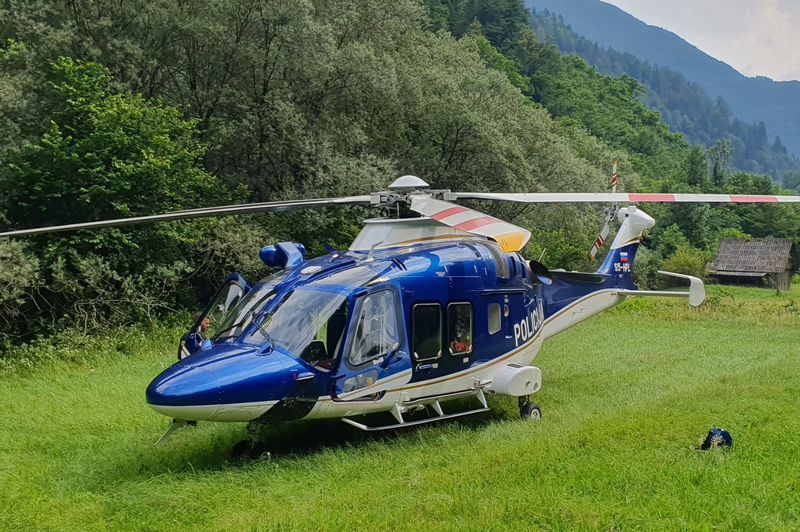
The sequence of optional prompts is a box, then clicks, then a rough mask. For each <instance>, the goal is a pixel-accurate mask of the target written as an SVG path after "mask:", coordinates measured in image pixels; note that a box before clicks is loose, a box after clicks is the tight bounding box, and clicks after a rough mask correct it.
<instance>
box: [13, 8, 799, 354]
mask: <svg viewBox="0 0 800 532" xmlns="http://www.w3.org/2000/svg"><path fill="white" fill-rule="evenodd" d="M530 16H531V13H530V12H529V11H528V10H527V9H525V7H524V5H523V4H522V2H521V1H520V0H502V1H488V0H452V1H450V0H448V1H443V0H426V1H425V2H422V3H420V2H417V1H415V0H401V1H388V0H334V1H328V2H321V1H312V0H294V1H290V2H277V3H276V2H268V1H265V0H235V1H232V2H225V3H219V2H213V1H210V0H192V1H191V2H180V3H174V2H142V1H140V0H114V1H110V0H99V1H94V2H81V1H78V2H44V1H41V2H38V1H33V2H30V1H25V2H22V1H19V0H9V1H8V2H6V3H4V4H0V19H2V20H3V23H2V25H0V36H2V37H3V38H4V39H8V40H5V41H4V44H3V45H2V48H1V49H0V73H1V74H0V94H2V95H3V97H2V98H0V124H2V126H3V127H0V212H1V214H2V221H3V222H4V224H3V225H4V226H5V227H7V228H27V227H35V226H41V225H52V224H60V223H72V222H81V221H88V220H94V219H100V218H106V217H128V216H138V215H146V214H153V213H159V212H164V211H168V210H176V209H184V208H194V207H204V206H210V205H219V204H225V203H230V202H246V201H268V200H279V199H287V198H302V197H325V196H340V195H349V194H363V193H367V192H370V191H375V190H381V189H385V187H386V186H387V185H388V184H389V183H390V182H391V181H392V180H393V179H394V178H395V177H396V176H398V175H401V174H406V173H412V174H416V175H419V176H421V177H422V178H424V179H425V180H426V181H428V182H429V183H430V184H431V186H433V187H435V188H451V189H459V190H474V191H508V192H537V191H605V190H608V188H609V180H610V178H609V174H610V167H611V161H612V160H614V159H615V158H618V159H620V174H621V176H622V190H628V191H630V190H652V191H672V192H690V191H698V192H699V191H704V192H715V191H724V192H730V193H737V192H738V193H748V194H749V193H779V192H781V191H780V189H778V188H777V187H776V186H774V185H773V183H772V181H771V179H770V178H769V177H767V176H759V175H755V174H748V173H744V172H739V171H734V170H733V169H732V168H731V166H730V157H731V153H730V150H726V149H725V148H726V147H725V146H718V147H715V148H714V149H711V150H709V151H708V153H707V152H706V150H705V149H704V148H703V147H702V146H700V145H694V146H693V145H692V144H690V143H689V142H688V141H687V139H686V138H685V137H684V136H683V135H681V134H678V133H673V132H670V131H669V126H668V125H667V124H664V123H662V122H661V121H660V118H661V116H660V115H659V113H658V112H655V111H651V110H649V109H647V107H645V106H644V105H643V104H642V103H641V102H640V101H639V100H638V99H637V96H638V94H639V93H640V92H642V90H643V89H642V86H641V85H640V84H639V83H638V82H637V81H635V80H633V79H631V78H613V77H610V76H606V75H603V74H601V73H599V72H598V71H597V70H596V69H594V68H593V67H591V66H589V64H588V63H587V62H586V61H584V60H583V59H581V58H579V57H577V56H566V57H565V56H562V55H561V54H560V53H559V50H558V48H557V47H556V46H554V45H551V44H546V43H543V42H542V40H540V39H539V38H537V36H536V34H535V33H534V31H533V30H532V29H531V27H530ZM476 206H477V207H478V208H480V209H482V210H485V211H487V212H488V213H490V214H493V215H497V216H500V217H503V218H505V219H507V220H509V221H511V222H514V223H517V224H520V225H522V226H525V227H527V228H529V229H531V231H532V232H533V238H532V239H531V244H529V246H528V248H527V249H526V250H524V253H525V254H527V255H528V256H531V257H532V256H537V257H538V256H539V255H540V253H541V252H542V250H544V249H545V248H546V249H547V253H546V255H545V258H544V262H545V263H546V264H547V265H548V266H551V267H566V268H574V269H594V268H595V267H596V266H595V265H592V264H590V263H588V261H587V259H586V253H587V251H588V249H589V247H590V245H591V242H592V241H593V239H594V238H595V236H596V234H597V231H598V229H599V227H600V221H601V217H600V214H601V211H600V207H598V206H569V205H565V206H557V207H554V206H537V207H533V208H528V209H521V208H520V207H519V206H514V205H497V204H491V203H483V204H477V205H476ZM649 210H651V211H652V212H653V214H655V215H656V218H657V219H658V220H659V226H658V228H657V229H656V230H655V231H654V232H653V233H652V234H651V235H650V239H649V241H648V246H649V248H650V249H649V250H648V251H647V252H644V253H643V254H642V255H641V256H640V257H641V258H640V261H639V262H638V263H637V275H638V276H639V279H640V282H643V283H645V284H648V285H651V284H654V283H655V282H656V281H655V279H654V273H655V270H656V269H657V267H658V266H659V265H660V264H662V263H663V262H664V261H669V260H671V261H672V262H671V263H669V264H671V265H672V266H674V267H675V268H676V269H680V270H681V271H685V272H687V273H692V272H694V273H697V274H699V275H702V273H703V270H704V264H705V261H707V260H708V258H709V251H710V250H712V249H713V248H714V246H715V243H716V241H717V240H718V239H719V238H720V237H721V236H731V235H744V234H749V235H752V236H756V237H762V236H776V237H788V238H795V237H796V236H797V235H798V234H800V231H799V229H800V217H798V212H797V210H796V209H795V208H793V207H791V206H786V205H780V206H777V205H771V206H761V207H753V206H751V207H747V206H745V207H735V208H734V207H730V206H726V207H711V206H707V205H699V206H682V207H680V208H675V207H669V206H666V207H660V206H654V207H652V208H651V209H649ZM369 215H370V213H369V212H368V211H366V210H359V209H339V210H325V211H317V212H304V213H295V214H281V215H269V216H266V215H265V216H250V217H234V218H224V219H215V220H211V219H210V220H200V221H193V222H185V223H178V222H173V223H164V224H157V225H153V226H143V227H134V228H127V227H126V228H120V229H106V230H102V231H83V232H77V233H61V234H58V235H51V236H44V237H40V238H35V239H20V240H17V241H2V242H0V256H2V257H3V258H4V260H3V262H2V267H0V281H2V282H0V319H2V320H3V322H4V327H3V328H2V332H0V335H1V337H2V340H3V341H4V345H5V346H6V347H7V346H9V345H12V344H17V343H20V342H27V341H31V340H33V339H35V338H37V337H39V336H42V335H44V336H46V335H48V334H52V333H53V332H54V331H58V330H61V329H63V328H64V327H78V328H80V329H81V330H82V331H92V330H95V329H98V328H104V327H108V326H118V325H125V324H131V323H140V322H143V321H152V320H157V319H160V318H162V317H164V316H166V315H170V314H173V313H174V312H175V311H179V310H184V309H188V310H196V309H197V308H198V307H200V306H201V305H202V303H203V302H205V301H207V300H208V298H209V296H210V294H211V292H212V291H213V290H214V286H215V285H217V284H218V283H219V282H220V281H221V280H222V279H224V278H225V277H226V276H227V275H228V274H229V273H230V272H232V271H239V273H241V274H242V275H243V276H245V278H247V279H249V280H251V281H255V280H257V279H258V278H260V277H262V276H263V275H265V274H266V273H267V270H266V268H264V267H263V265H262V264H261V263H260V262H259V260H258V257H257V252H258V250H259V249H260V248H261V247H262V246H264V245H267V244H270V243H274V242H276V241H284V240H294V241H299V242H302V243H304V244H305V245H306V247H307V248H308V249H309V251H310V254H312V255H314V254H320V253H324V252H325V251H324V247H323V246H322V244H321V242H322V241H323V240H325V241H327V242H329V243H331V244H332V245H334V246H336V247H338V248H344V247H346V246H347V245H348V244H349V243H350V241H351V240H352V238H353V237H354V236H355V235H356V234H357V232H358V230H359V228H360V221H361V220H362V219H363V218H364V217H366V216H369Z"/></svg>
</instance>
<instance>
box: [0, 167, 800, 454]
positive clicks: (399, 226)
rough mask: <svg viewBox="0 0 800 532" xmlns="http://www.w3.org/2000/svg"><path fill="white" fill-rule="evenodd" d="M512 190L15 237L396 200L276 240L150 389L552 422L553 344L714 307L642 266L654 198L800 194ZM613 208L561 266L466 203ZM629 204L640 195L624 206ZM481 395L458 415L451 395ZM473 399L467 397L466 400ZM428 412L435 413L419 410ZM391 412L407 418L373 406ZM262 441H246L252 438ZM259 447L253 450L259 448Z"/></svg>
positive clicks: (232, 405)
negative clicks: (346, 243) (679, 310)
mask: <svg viewBox="0 0 800 532" xmlns="http://www.w3.org/2000/svg"><path fill="white" fill-rule="evenodd" d="M615 189H616V166H615V171H614V180H613V181H612V192H611V193H586V194H581V193H577V194H576V193H552V194H503V193H464V192H451V191H449V190H429V187H428V185H427V183H425V182H424V181H422V180H421V179H419V178H417V177H414V176H404V177H401V178H399V179H397V180H396V181H395V182H394V183H393V184H392V185H391V186H390V187H389V190H388V191H384V192H379V193H375V194H371V195H365V196H354V197H345V198H336V199H319V200H299V201H283V202H269V203H259V204H248V205H235V206H227V207H215V208H208V209H195V210H191V211H181V212H176V213H168V214H164V215H156V216H145V217H139V218H126V219H122V220H109V221H101V222H89V223H85V224H74V225H67V226H59V227H50V228H43V229H32V230H24V231H15V232H9V233H3V234H0V236H23V235H26V234H36V233H43V232H55V231H73V230H78V229H91V228H100V227H108V226H118V225H125V224H131V223H141V222H157V221H167V220H180V219H187V218H197V217H206V216H222V215H232V214H245V213H254V212H276V211H287V210H293V209H298V208H308V207H319V206H332V205H334V206H335V205H362V206H377V207H387V206H388V207H390V208H391V210H392V211H396V212H397V213H398V216H397V217H396V218H379V219H370V220H366V222H365V224H364V229H363V230H362V232H361V233H360V234H359V235H358V237H357V238H356V239H355V241H354V242H353V243H352V245H351V246H350V248H349V249H348V250H347V251H342V252H337V251H334V250H332V249H331V250H330V253H329V254H328V255H325V256H322V257H318V258H315V259H312V260H305V249H304V247H303V246H302V245H301V244H297V243H291V242H284V243H280V244H277V245H274V246H267V247H265V248H263V249H262V250H261V253H260V257H261V259H262V260H263V262H264V263H265V264H266V265H267V266H270V267H277V268H279V271H278V272H277V273H275V274H273V275H270V276H269V277H267V278H265V279H263V280H261V281H259V282H258V283H255V284H253V285H252V286H251V285H249V284H248V283H247V282H246V281H245V280H244V279H242V278H241V277H240V276H239V275H237V274H233V275H231V276H230V277H229V278H228V280H227V281H226V282H225V283H224V285H223V286H222V287H221V288H220V290H219V292H218V293H217V295H216V296H215V297H214V299H213V300H212V302H211V303H210V304H209V306H208V307H207V308H206V310H205V312H203V313H202V315H201V316H199V318H198V319H197V321H196V323H195V324H194V326H193V327H192V329H191V330H190V331H189V332H188V333H187V334H186V335H185V336H184V337H183V338H182V339H181V341H180V348H179V349H180V352H179V360H178V361H177V363H175V364H174V365H172V366H171V367H169V368H168V369H166V370H165V371H163V372H162V373H161V374H160V375H158V376H157V377H156V378H155V379H154V380H153V381H152V382H151V383H150V385H149V386H148V387H147V391H146V398H147V403H148V404H149V405H150V407H151V408H152V409H153V410H155V411H156V412H158V413H160V414H163V415H165V416H167V417H169V418H173V420H174V422H173V424H172V425H171V426H170V428H169V429H168V430H167V432H166V433H165V434H164V436H162V437H161V439H160V440H159V442H160V441H163V440H164V439H165V438H167V437H168V436H169V435H170V434H171V433H172V432H173V431H175V430H176V429H178V428H180V427H181V426H183V425H185V424H186V423H187V422H197V421H218V422H248V423H249V424H250V425H249V427H248V434H250V435H257V434H260V433H261V432H262V431H263V430H264V429H265V428H266V427H268V425H269V424H270V423H274V422H282V421H291V420H300V419H320V418H341V419H342V420H343V421H344V422H346V423H349V424H350V425H352V426H354V427H357V428H359V429H362V430H365V431H376V430H385V429H395V428H400V427H408V426H413V425H419V424H422V423H428V422H433V421H440V420H445V419H452V418H457V417H460V416H466V415H470V414H475V413H478V412H484V411H486V410H488V408H489V407H488V404H487V400H486V397H487V395H504V396H511V397H517V398H519V409H520V414H521V416H522V417H523V418H525V419H538V418H540V416H541V410H540V408H539V406H538V405H537V404H535V403H533V402H531V401H530V397H531V396H532V395H533V394H535V393H536V392H538V391H539V390H540V389H541V387H542V372H541V370H540V369H539V368H537V367H535V366H533V365H532V363H533V361H534V359H535V358H536V355H537V353H538V352H539V349H540V348H541V346H542V342H544V341H545V340H546V339H548V338H550V337H552V336H554V335H556V334H558V333H559V332H561V331H563V330H565V329H567V328H569V327H571V326H573V325H575V324H577V323H580V322H582V321H583V320H585V319H587V318H589V317H591V316H594V315H595V314H597V313H599V312H601V311H603V310H605V309H608V308H610V307H612V306H614V305H617V304H618V303H620V302H622V301H624V300H625V299H626V298H628V297H634V296H658V297H662V296H666V297H688V299H689V304H690V305H693V306H697V305H700V304H701V302H702V301H703V300H704V298H705V289H704V286H703V283H702V281H701V280H700V279H697V278H695V277H691V276H687V275H679V274H675V273H668V272H660V273H663V274H665V275H671V276H674V277H679V278H682V279H685V280H687V281H688V282H689V290H688V291H687V292H671V291H670V292H661V291H643V290H638V289H637V286H636V285H635V284H634V283H633V281H632V278H631V274H632V269H633V264H634V260H635V258H636V251H637V249H638V246H639V244H640V242H641V239H642V235H643V234H644V232H645V231H646V230H647V229H649V228H651V227H653V225H654V224H655V222H654V220H653V219H652V218H651V217H650V216H648V215H647V214H646V213H645V212H643V211H642V210H641V209H639V208H638V207H637V204H639V203H644V202H711V203H722V202H733V203H743V202H744V203H760V202H795V203H796V202H800V196H729V195H723V194H674V195H673V194H622V193H616V191H615ZM458 200H493V201H513V202H522V203H568V202H579V203H606V204H611V205H612V206H611V207H610V208H607V209H606V219H605V226H604V227H603V230H602V232H601V233H600V236H598V239H597V241H596V243H595V245H594V247H593V248H592V251H591V252H590V257H591V258H594V255H595V254H596V253H597V251H598V250H599V249H600V247H601V246H602V245H603V243H604V240H605V239H606V237H607V236H608V234H609V226H610V223H611V222H612V221H613V219H614V217H617V218H618V219H619V221H620V222H621V226H620V228H619V230H618V232H617V235H616V237H615V239H614V241H613V243H612V244H611V249H610V251H609V253H608V255H607V257H606V258H605V260H604V262H603V264H602V265H601V266H600V268H599V269H598V270H597V271H596V272H592V273H582V272H574V271H564V270H553V271H548V270H547V269H546V268H545V267H544V266H543V265H542V264H540V263H539V262H537V261H535V260H527V259H525V258H523V257H522V256H521V255H520V254H519V251H520V250H521V249H522V248H523V246H525V244H526V243H527V242H528V240H529V238H530V236H531V234H530V232H529V231H527V230H525V229H523V228H520V227H517V226H514V225H512V224H509V223H507V222H504V221H502V220H498V219H496V218H493V217H491V216H487V215H485V214H482V213H480V212H478V211H475V210H472V209H469V208H466V207H463V206H460V205H457V204H454V203H451V202H452V201H458ZM620 204H626V206H623V207H619V205H620ZM465 398H474V399H475V401H476V402H475V405H476V406H475V407H470V408H468V409H466V410H460V411H456V412H450V413H446V412H445V410H444V409H443V408H442V404H443V403H445V402H447V401H451V400H455V399H465ZM458 404H459V405H462V404H466V402H464V401H461V402H459V403H458ZM420 410H424V411H426V412H428V413H429V416H427V417H425V418H424V419H417V417H415V419H413V420H411V419H409V418H410V417H411V416H410V415H409V414H410V413H412V412H416V411H420ZM377 412H390V413H391V414H392V416H393V417H394V420H393V421H392V422H391V423H387V424H378V425H375V424H372V423H370V420H369V418H366V419H365V418H364V417H362V416H365V415H366V414H373V413H377ZM252 443H253V442H252V441H246V442H243V444H244V445H245V446H246V447H248V446H250V445H252ZM245 451H246V449H245Z"/></svg>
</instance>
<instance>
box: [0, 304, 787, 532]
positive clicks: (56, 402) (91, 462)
mask: <svg viewBox="0 0 800 532" xmlns="http://www.w3.org/2000/svg"><path fill="white" fill-rule="evenodd" d="M798 297H800V294H798V293H797V292H794V293H791V294H782V295H781V296H780V297H777V296H775V295H774V292H772V291H766V290H758V289H738V290H729V289H721V288H716V289H713V290H711V291H710V301H709V302H708V304H707V306H704V307H701V308H700V309H697V310H693V309H690V308H689V307H688V306H687V305H686V302H685V301H683V300H639V301H630V302H627V303H624V304H623V305H622V306H621V307H618V308H617V309H615V310H613V311H610V312H611V313H607V314H603V315H600V316H598V317H596V318H592V319H591V320H589V321H587V322H584V323H582V324H580V325H579V326H578V327H576V328H575V329H570V330H568V331H566V332H564V333H562V334H561V335H559V336H557V337H555V338H554V339H552V340H548V341H547V342H545V344H544V346H543V348H542V351H541V353H540V355H539V356H538V357H537V359H536V363H537V365H538V366H540V367H541V368H542V370H543V372H544V379H545V380H544V386H543V388H542V390H541V392H539V393H538V394H537V395H536V401H537V402H538V403H539V404H540V405H541V407H542V411H543V418H542V420H541V421H538V422H523V421H520V420H519V419H518V416H519V414H518V409H517V405H516V401H515V400H512V399H509V398H506V399H490V404H491V406H492V407H493V411H492V413H491V414H490V415H486V416H483V417H472V418H465V419H462V420H461V421H459V422H455V423H449V424H439V425H431V426H427V427H424V428H421V429H418V430H406V431H398V432H394V433H389V434H384V435H382V436H380V437H374V438H370V437H368V436H365V434H364V433H359V432H358V431H357V430H356V429H353V428H352V427H349V426H348V425H345V424H344V423H341V422H340V421H337V420H330V421H327V422H308V423H295V424H289V425H284V426H280V427H275V428H274V430H273V432H272V433H271V435H270V437H269V440H268V443H269V446H270V449H271V455H270V456H269V457H265V458H264V459H263V460H261V461H255V462H240V461H233V460H231V459H230V452H231V449H232V447H233V445H234V444H235V442H237V441H238V440H240V439H242V438H243V437H244V435H245V430H244V426H243V424H238V423H231V424H214V423H202V422H201V423H200V424H199V426H198V427H196V428H187V429H182V430H181V431H179V432H177V433H175V434H174V435H173V436H172V438H171V439H170V440H168V441H167V442H166V443H165V444H163V445H159V446H154V445H153V442H154V441H155V440H156V439H157V438H158V437H159V436H160V435H161V433H163V431H164V430H165V429H166V427H167V426H168V424H169V420H168V419H166V418H164V417H163V416H160V415H158V414H156V413H154V412H153V411H151V410H150V409H149V408H148V407H147V406H146V404H145V402H144V388H145V386H146V385H147V383H148V382H149V380H150V379H151V378H152V377H153V376H154V375H156V374H157V373H158V372H159V371H161V369H162V367H163V366H164V365H166V364H171V363H172V362H173V360H174V352H173V350H172V349H167V348H165V347H164V346H166V345H173V344H172V341H173V340H171V338H172V339H174V335H175V334H178V333H179V329H175V330H171V329H162V328H157V329H155V330H151V331H147V332H143V331H135V330H132V331H128V332H127V333H126V334H124V335H119V336H117V337H116V338H114V337H109V338H98V339H95V340H93V341H92V342H91V343H90V344H88V345H86V344H85V345H83V351H84V353H86V357H87V359H85V360H84V361H83V362H82V363H81V362H76V361H73V362H72V363H70V364H67V363H64V362H54V363H52V364H51V365H48V366H47V367H41V368H39V369H37V370H36V371H34V372H21V373H16V374H13V375H5V376H3V377H0V378H2V386H1V387H0V405H2V408H3V409H4V410H3V417H4V420H5V422H4V423H3V424H2V425H0V504H2V505H3V508H4V511H3V512H0V529H3V530H9V531H11V530H13V531H15V532H17V531H18V532H23V531H27V530H36V531H49V530H58V531H72V530H76V531H77V530H80V531H86V530H89V531H95V530H97V531H99V530H126V531H141V532H144V531H148V532H155V531H162V530H164V531H166V530H169V531H174V530H195V531H203V530H209V531H211V530H213V531H222V530H235V531H240V530H323V531H326V530H330V531H341V530H375V531H378V530H380V531H383V530H396V531H421V530H454V531H456V530H458V531H460V530H519V531H530V530H536V531H559V530H575V531H583V530H602V531H608V530H617V528H619V529H620V530H631V529H633V530H659V531H671V530H711V529H713V530H720V531H739V530H792V529H793V528H794V527H796V526H797V508H798V506H800V493H799V492H798V490H797V489H796V488H797V480H796V479H797V478H798V475H800V466H799V465H798V464H800V447H798V445H797V440H796V438H797V436H796V435H797V434H798V431H800V417H798V416H797V400H798V392H797V390H798V384H800V365H798V364H797V356H798V347H797V346H798V344H799V343H800V332H798V331H800V328H799V327H798V326H799V325H800V318H798V313H797V308H798ZM621 324H624V326H621ZM68 343H69V342H65V344H68ZM445 408H447V405H445ZM715 425H717V426H722V427H723V428H725V429H727V430H728V431H730V433H731V435H732V436H733V442H734V443H733V448H732V449H729V450H723V449H717V450H714V451H709V452H702V451H698V450H697V448H698V447H699V445H700V439H701V438H703V437H704V436H705V435H706V433H707V432H708V430H709V429H710V428H711V427H713V426H715Z"/></svg>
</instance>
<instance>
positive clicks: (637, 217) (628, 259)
mask: <svg viewBox="0 0 800 532" xmlns="http://www.w3.org/2000/svg"><path fill="white" fill-rule="evenodd" d="M618 217H619V221H620V222H622V225H621V226H620V228H619V231H618V232H617V236H616V238H614V242H613V243H612V244H611V250H609V252H608V256H607V257H606V260H605V261H603V265H602V266H600V269H599V270H597V273H602V274H606V275H613V276H614V279H615V283H614V285H615V286H620V287H623V286H624V287H628V286H633V281H632V280H631V274H632V273H633V261H634V259H635V258H636V251H637V250H638V249H639V243H640V242H641V241H642V235H643V234H644V232H645V230H647V229H650V228H651V227H653V226H654V225H655V223H656V222H655V220H653V219H652V218H651V217H650V216H649V215H648V214H647V213H646V212H644V211H641V210H639V209H637V208H636V206H634V205H631V206H629V207H624V208H622V209H620V210H619V214H618Z"/></svg>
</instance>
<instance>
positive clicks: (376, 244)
mask: <svg viewBox="0 0 800 532" xmlns="http://www.w3.org/2000/svg"><path fill="white" fill-rule="evenodd" d="M381 244H383V240H381V241H380V242H375V243H374V244H372V245H371V246H370V247H369V255H367V258H366V259H364V262H372V261H373V260H375V257H373V255H374V254H375V248H376V247H378V246H380V245H381Z"/></svg>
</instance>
